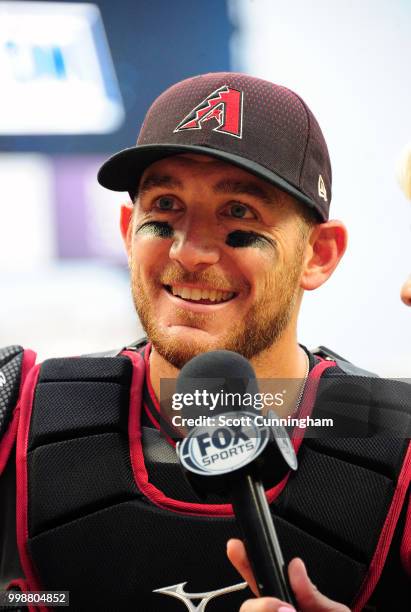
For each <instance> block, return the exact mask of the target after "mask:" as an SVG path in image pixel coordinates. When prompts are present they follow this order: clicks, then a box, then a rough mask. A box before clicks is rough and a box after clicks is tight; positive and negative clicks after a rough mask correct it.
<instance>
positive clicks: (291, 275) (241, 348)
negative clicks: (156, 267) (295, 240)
mask: <svg viewBox="0 0 411 612" xmlns="http://www.w3.org/2000/svg"><path fill="white" fill-rule="evenodd" d="M133 268H134V266H132V269H131V277H132V293H133V299H134V304H135V307H136V310H137V314H138V316H139V318H140V321H141V324H142V326H143V328H144V330H145V331H146V334H147V336H148V338H149V340H150V341H151V343H152V345H153V346H154V348H155V349H156V351H157V352H158V353H159V354H160V355H161V356H162V357H163V358H164V359H165V360H166V361H168V362H169V363H170V364H171V365H173V366H174V367H176V368H178V369H181V368H182V367H183V365H184V364H185V363H187V361H189V360H190V359H192V358H193V357H195V356H196V355H198V354H200V353H204V352H206V351H213V350H221V349H226V350H229V351H235V352H237V353H239V354H240V355H243V356H244V357H245V358H246V359H251V358H253V357H255V356H257V355H259V354H260V353H261V352H262V351H264V350H266V349H268V348H269V347H271V346H273V345H274V344H275V343H276V342H278V340H279V339H280V338H281V336H282V334H283V333H284V330H285V329H286V328H287V326H288V323H289V321H290V318H291V316H292V314H293V312H294V307H295V304H296V301H297V298H298V293H299V292H298V281H299V278H300V274H301V269H302V250H301V249H298V251H297V252H296V253H295V256H294V259H293V261H292V262H291V263H290V264H289V265H288V266H286V267H284V268H283V269H282V270H278V271H277V272H275V273H274V274H270V275H269V277H268V278H267V279H266V281H265V282H264V287H263V289H262V291H261V292H260V297H259V298H258V299H257V301H256V302H255V304H253V306H252V307H251V308H250V310H249V311H248V312H247V314H246V316H245V317H244V319H243V321H242V322H240V321H232V322H231V325H230V328H229V329H228V330H227V332H226V333H225V334H224V336H223V337H221V338H220V340H218V341H209V342H202V343H201V346H199V345H198V344H197V345H196V344H195V342H194V341H182V340H180V339H179V338H176V337H174V336H171V337H169V336H168V335H167V332H165V331H164V330H163V331H162V330H161V328H159V326H158V324H157V319H156V314H155V312H153V307H152V304H151V303H150V300H149V297H148V295H147V293H146V291H145V288H144V284H143V283H142V281H141V276H140V275H139V274H138V270H135V269H133ZM171 281H174V282H176V281H178V282H179V283H184V282H187V283H198V284H207V285H208V286H213V287H214V288H217V289H218V288H221V289H223V288H224V287H227V286H230V287H233V285H232V284H230V283H228V285H227V283H226V282H225V283H224V281H222V280H221V279H220V278H216V277H215V275H214V274H212V273H211V272H201V273H189V272H187V273H184V272H183V271H175V270H170V271H169V272H168V273H167V272H166V275H165V278H164V277H163V276H162V278H161V281H160V282H161V284H171ZM175 311H176V313H177V314H178V316H179V317H181V321H182V322H181V323H180V324H181V325H184V324H185V325H189V326H192V327H193V328H195V327H196V324H199V323H201V322H202V321H206V320H208V321H210V319H211V320H212V319H215V318H217V317H219V316H220V317H221V316H222V315H221V314H220V313H218V312H217V313H215V312H213V313H210V314H203V313H195V312H190V311H187V310H185V309H178V308H177V309H175Z"/></svg>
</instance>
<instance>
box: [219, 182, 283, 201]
mask: <svg viewBox="0 0 411 612" xmlns="http://www.w3.org/2000/svg"><path fill="white" fill-rule="evenodd" d="M213 191H214V192H215V193H226V194H231V193H233V194H236V195H241V194H244V195H251V196H253V197H255V198H258V199H259V200H262V201H263V202H264V204H267V205H268V206H272V205H273V204H274V203H275V201H276V200H277V199H278V198H276V196H275V195H270V193H269V192H268V190H265V189H264V188H263V187H261V186H260V185H259V184H258V183H256V182H254V181H244V180H243V181H236V180H230V179H224V180H222V181H219V182H218V183H217V184H216V185H214V187H213Z"/></svg>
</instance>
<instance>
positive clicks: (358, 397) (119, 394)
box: [17, 351, 410, 612]
mask: <svg viewBox="0 0 411 612" xmlns="http://www.w3.org/2000/svg"><path fill="white" fill-rule="evenodd" d="M144 367H145V366H144V361H143V359H142V357H141V356H140V355H139V354H138V353H135V352H131V351H128V352H127V353H125V354H123V355H120V356H117V357H112V358H74V359H73V358H70V359H52V360H48V361H46V362H45V363H44V364H43V365H42V366H41V367H36V368H35V369H33V370H32V372H31V374H30V376H29V379H28V380H27V382H26V385H25V387H24V391H23V397H22V402H21V411H22V414H21V419H20V427H19V434H18V447H17V470H18V472H17V478H18V505H19V510H18V517H17V520H18V540H19V552H20V557H21V561H22V565H23V568H24V571H25V574H26V577H27V579H28V583H29V586H30V588H31V589H32V590H37V589H38V590H40V589H47V590H61V589H63V590H69V591H70V603H71V605H73V606H74V609H75V610H90V609H99V610H102V611H105V610H107V611H109V610H113V609H115V610H129V609H130V607H131V606H133V605H134V606H135V607H136V609H137V608H138V607H139V606H140V609H144V610H147V611H149V610H168V611H170V612H171V611H175V612H178V611H179V610H180V612H182V610H183V608H184V604H183V603H181V601H178V600H177V599H176V598H175V597H165V596H164V594H158V593H153V591H155V590H157V589H161V588H163V587H168V586H169V585H181V583H184V582H186V581H187V587H186V590H187V591H190V592H191V593H193V592H199V593H204V592H206V591H208V590H209V591H212V590H215V589H220V588H224V587H227V586H228V585H234V584H235V583H238V582H239V578H238V575H237V574H236V572H235V570H234V569H233V568H232V567H231V565H230V564H229V562H228V561H227V559H226V557H225V544H226V541H227V539H228V538H229V537H239V533H238V530H237V526H236V523H235V521H234V518H233V515H232V512H231V506H229V505H227V504H219V503H217V502H216V503H212V504H203V503H201V501H200V500H198V499H196V497H195V494H194V493H193V492H192V491H191V490H189V488H188V485H187V484H186V483H185V481H184V479H183V478H182V474H181V471H180V467H179V465H178V463H177V461H176V458H175V454H174V452H170V447H169V446H167V443H166V442H165V441H164V438H162V437H161V436H160V435H159V434H158V432H157V431H156V430H153V429H151V430H146V429H145V428H141V427H140V411H141V397H142V387H143V382H144V375H145V370H144ZM321 373H322V374H323V376H322V378H321V381H320V383H321V384H320V386H319V389H318V393H317V401H316V405H315V408H314V412H313V413H312V416H313V417H320V418H323V417H324V416H327V415H328V416H329V415H334V416H335V415H336V414H338V415H340V416H341V418H342V416H344V419H345V421H344V427H346V428H347V429H346V430H345V431H346V432H351V435H352V432H353V431H354V429H353V427H354V424H356V427H357V429H356V431H358V427H359V428H360V429H361V431H362V433H363V434H364V436H363V437H358V438H353V437H351V438H350V439H348V438H347V437H345V438H341V437H331V436H327V437H324V436H323V435H320V434H319V433H318V432H317V434H316V433H315V431H314V430H313V431H312V435H313V436H314V437H308V434H306V436H305V437H304V440H303V441H302V439H301V437H300V439H295V440H294V444H295V448H296V449H297V450H298V460H299V468H298V470H297V472H295V473H293V474H292V475H290V476H289V477H287V479H286V480H285V482H284V483H282V486H280V487H278V488H276V490H275V491H270V492H269V499H270V501H271V506H270V507H271V509H272V514H273V517H274V522H275V525H276V528H277V530H278V534H279V539H280V543H281V546H282V549H283V553H284V557H285V560H286V561H288V560H289V559H291V558H292V557H294V556H301V557H302V558H304V560H305V561H306V564H307V567H308V571H309V574H310V576H311V578H312V580H313V581H314V583H315V584H317V586H318V588H319V589H320V590H321V591H322V592H324V593H325V594H326V595H328V596H329V597H332V598H333V599H335V600H337V601H341V602H344V603H346V604H347V605H349V606H352V605H355V608H354V609H355V610H360V609H361V607H362V606H363V605H364V603H365V601H366V599H368V597H369V596H370V594H371V592H372V590H373V588H374V586H375V582H376V580H378V577H379V575H380V573H381V570H382V566H383V564H384V561H385V557H386V554H387V550H388V548H389V545H390V542H391V539H392V535H393V531H394V527H395V524H396V522H397V520H398V516H399V514H400V511H401V508H402V505H403V503H404V498H405V495H406V489H407V486H408V483H409V466H410V454H409V453H408V454H407V447H408V442H407V441H406V440H405V439H399V438H398V437H397V438H394V437H393V436H391V437H387V436H386V435H385V434H384V431H386V430H387V427H388V429H389V430H390V431H392V430H393V427H394V425H393V421H395V423H398V419H400V421H401V424H402V427H409V418H408V413H407V408H406V406H407V404H408V401H409V390H408V389H407V388H406V387H407V385H404V386H401V384H394V383H393V386H391V388H387V385H388V387H389V383H388V382H387V381H385V385H384V381H379V382H378V379H366V378H364V379H363V378H358V377H357V378H356V379H355V381H353V384H351V385H345V386H344V388H343V389H342V388H341V379H342V375H343V372H342V371H341V370H340V369H339V368H337V366H336V365H335V363H328V364H327V366H324V365H323V364H318V365H317V366H315V368H314V369H313V370H312V372H311V374H310V379H309V381H313V380H316V381H317V383H316V384H318V382H319V378H320V375H321ZM334 374H335V377H334V380H333V375H334ZM326 375H327V376H326ZM337 375H338V376H337ZM322 383H324V385H323V384H322ZM365 434H366V435H365ZM301 442H302V443H301ZM376 564H377V565H378V567H375V566H376ZM342 577H343V579H341V578H342ZM247 596H249V595H247V593H245V592H244V591H236V592H233V593H230V594H229V595H224V597H218V598H216V599H215V600H213V603H212V604H211V603H210V605H209V608H207V612H208V609H210V612H212V611H215V612H217V611H218V610H221V611H223V610H224V611H226V610H227V609H232V610H234V609H238V607H239V606H240V604H241V602H242V601H243V600H244V599H245V598H246V597H247ZM355 601H356V602H357V603H356V604H354V602H355ZM142 602H144V603H142Z"/></svg>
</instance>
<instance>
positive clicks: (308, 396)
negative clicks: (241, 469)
mask: <svg viewBox="0 0 411 612" xmlns="http://www.w3.org/2000/svg"><path fill="white" fill-rule="evenodd" d="M147 350H149V349H147ZM122 354H123V355H127V357H129V358H130V359H131V361H132V363H133V377H132V382H131V390H130V412H129V427H128V433H129V443H130V458H131V465H132V467H133V474H134V479H135V482H136V485H137V487H138V488H139V489H140V491H141V492H142V493H143V495H145V497H147V498H148V499H149V500H150V501H151V502H152V503H153V504H155V505H156V506H158V507H160V508H163V509H166V510H171V511H173V512H181V513H184V514H197V515H200V516H204V515H207V516H233V509H232V506H231V504H198V503H193V502H185V501H180V500H176V499H173V498H171V497H167V496H166V495H164V493H163V492H162V491H160V490H159V489H157V488H156V487H155V486H153V485H152V484H151V483H150V482H149V480H148V473H147V469H146V466H145V463H144V454H143V448H142V444H141V423H140V421H141V409H142V403H143V402H142V392H143V385H144V378H145V376H146V370H145V362H144V358H143V356H142V355H140V354H139V353H136V352H135V351H124V352H123V353H122ZM335 365H336V364H335V362H334V361H326V360H324V361H321V362H320V363H318V364H317V365H316V366H315V367H314V368H313V369H312V370H311V372H310V374H309V377H308V379H307V384H306V388H305V391H304V396H303V401H302V402H301V407H300V410H299V413H298V417H299V418H304V417H307V416H309V415H310V414H311V412H312V409H313V406H314V401H315V397H316V394H317V388H318V383H319V381H320V378H321V376H322V374H323V372H324V371H325V370H326V369H327V368H330V367H334V366H335ZM147 383H149V381H148V380H147ZM148 389H149V390H150V394H152V400H153V402H154V404H155V406H156V408H157V410H159V406H158V402H157V399H155V396H154V392H153V389H152V386H151V383H149V384H148ZM296 429H297V428H296ZM304 433H305V430H304V429H302V430H300V431H296V430H294V432H293V436H292V443H293V446H294V450H295V452H296V453H298V449H299V448H300V446H301V443H302V441H303V439H304ZM289 475H290V472H289V473H288V474H287V475H286V476H285V477H284V478H283V480H282V481H281V482H280V483H278V485H276V486H275V487H273V488H272V489H270V490H269V491H267V499H268V502H269V503H272V502H273V501H274V500H275V499H276V498H277V497H278V495H279V494H280V493H281V491H282V490H283V489H284V487H285V485H286V484H287V481H288V478H289Z"/></svg>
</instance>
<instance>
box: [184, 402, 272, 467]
mask: <svg viewBox="0 0 411 612" xmlns="http://www.w3.org/2000/svg"><path fill="white" fill-rule="evenodd" d="M222 416H224V419H221V418H220V419H219V421H220V423H221V424H220V425H212V426H208V425H202V426H200V427H195V428H194V429H192V430H191V431H190V433H189V435H188V436H187V438H185V439H184V440H183V441H182V443H181V446H180V448H179V455H180V460H181V462H182V464H183V466H184V467H185V468H186V469H187V470H189V471H190V472H194V473H195V474H201V475H210V476H211V475H218V474H227V473H229V472H233V471H235V470H238V469H240V468H241V467H244V466H245V465H247V464H248V463H251V461H253V460H254V459H255V458H256V457H258V456H259V455H260V454H261V453H262V451H263V450H264V448H265V447H266V445H267V443H268V440H269V431H268V428H267V427H257V426H256V425H255V424H254V417H255V415H253V414H251V413H247V412H243V411H242V412H241V418H240V419H239V418H238V412H228V413H225V414H224V415H220V417H222Z"/></svg>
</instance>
